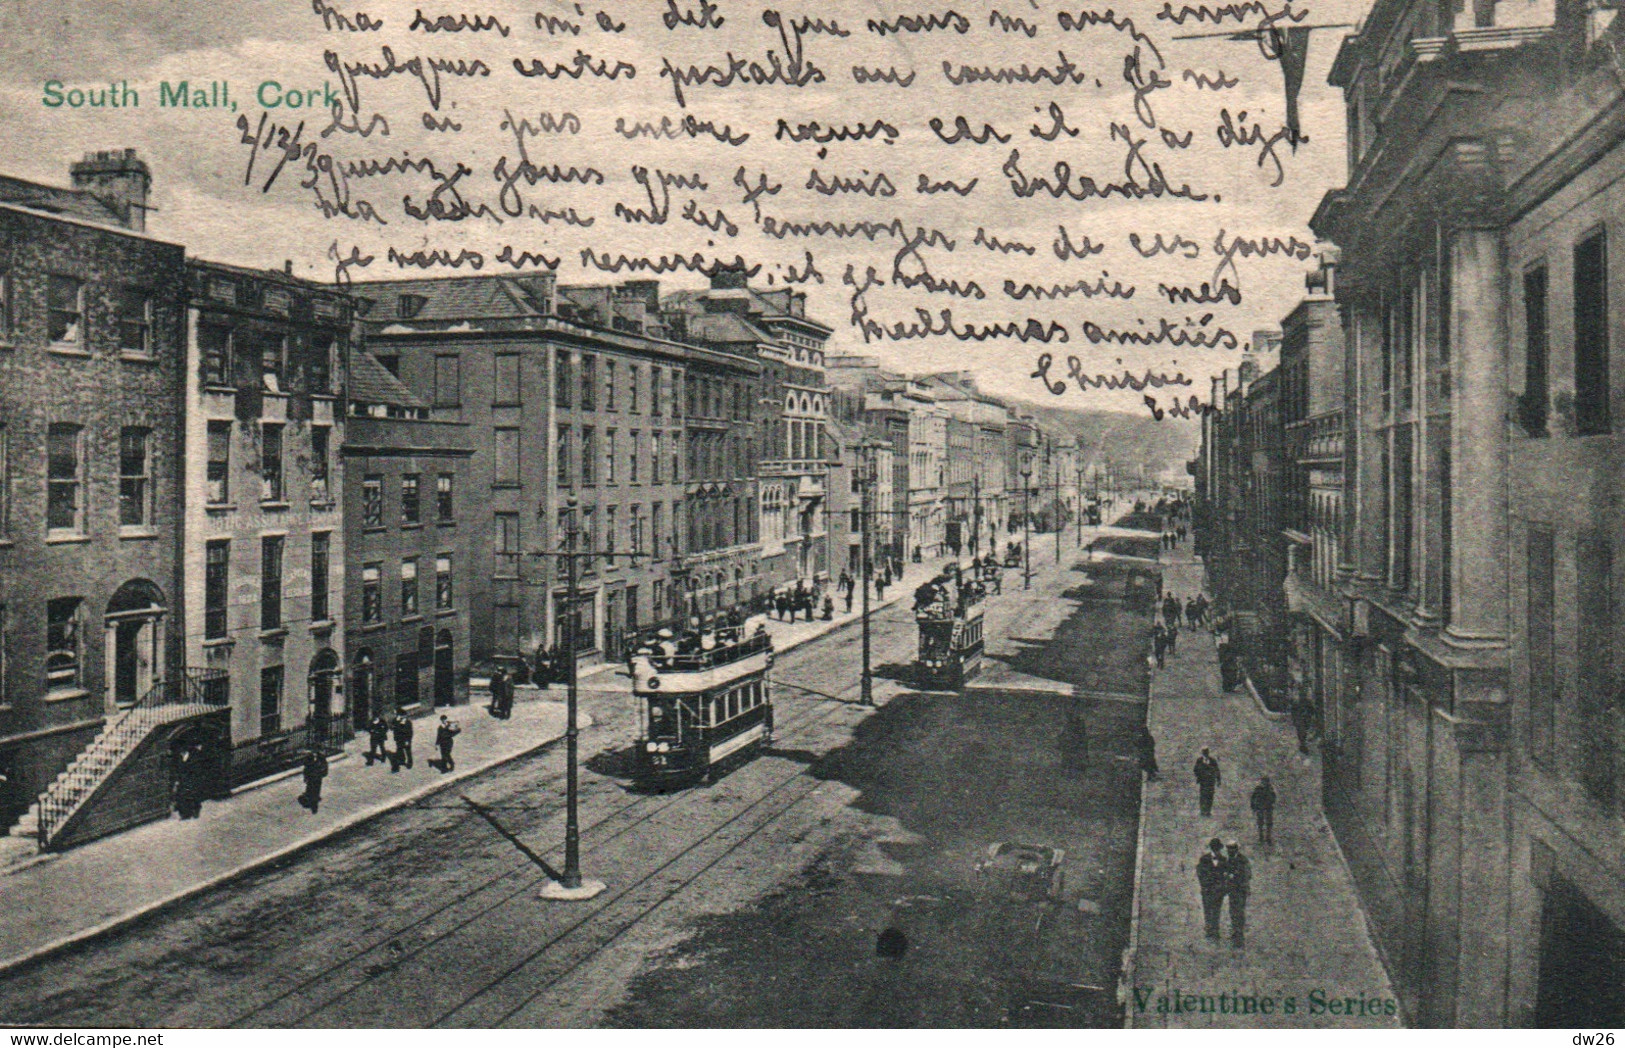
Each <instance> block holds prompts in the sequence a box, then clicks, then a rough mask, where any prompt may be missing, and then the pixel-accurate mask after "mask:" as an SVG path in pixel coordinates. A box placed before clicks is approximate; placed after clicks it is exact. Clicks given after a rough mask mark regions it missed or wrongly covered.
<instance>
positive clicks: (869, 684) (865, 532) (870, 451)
mask: <svg viewBox="0 0 1625 1048" xmlns="http://www.w3.org/2000/svg"><path fill="white" fill-rule="evenodd" d="M874 452H875V443H874V442H873V441H872V440H868V439H865V440H863V441H862V442H860V443H859V445H858V495H859V499H860V500H861V501H860V505H859V507H858V518H859V519H860V520H861V521H862V523H863V529H862V543H861V552H860V553H859V555H858V556H859V565H858V572H859V575H860V576H861V578H860V579H859V580H858V585H860V586H862V587H863V613H862V619H863V675H862V676H861V677H859V678H858V682H859V683H858V687H859V701H860V702H862V703H863V705H865V706H873V705H874V704H875V691H874V674H873V672H872V671H871V669H870V664H869V659H870V648H869V573H870V571H871V568H870V563H869V535H870V530H869V529H870V518H871V517H872V516H873V509H872V505H871V493H872V492H873V491H874V486H875V479H876V478H875V468H876V467H875V456H874Z"/></svg>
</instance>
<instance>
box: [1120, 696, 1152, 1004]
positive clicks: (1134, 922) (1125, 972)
mask: <svg viewBox="0 0 1625 1048" xmlns="http://www.w3.org/2000/svg"><path fill="white" fill-rule="evenodd" d="M1156 697H1157V677H1156V674H1154V673H1153V674H1152V675H1151V680H1150V681H1148V682H1147V683H1146V686H1145V720H1146V730H1147V731H1150V730H1151V710H1152V706H1153V704H1154V703H1155V701H1156ZM1149 792H1150V791H1149V790H1148V789H1146V782H1145V779H1144V778H1143V777H1142V778H1141V780H1140V825H1139V829H1138V830H1137V831H1136V832H1135V839H1134V901H1133V903H1132V904H1131V905H1130V906H1129V926H1128V945H1127V946H1124V947H1123V963H1122V965H1121V968H1122V972H1121V974H1120V975H1119V976H1118V978H1117V1003H1118V1004H1119V1005H1120V1006H1121V1007H1122V1009H1123V1029H1125V1030H1132V1029H1134V1008H1133V1006H1132V1004H1131V1003H1130V1002H1131V1000H1132V998H1133V995H1134V965H1135V963H1136V962H1137V961H1138V960H1139V954H1140V888H1141V882H1142V879H1143V877H1144V875H1145V805H1146V794H1147V793H1149Z"/></svg>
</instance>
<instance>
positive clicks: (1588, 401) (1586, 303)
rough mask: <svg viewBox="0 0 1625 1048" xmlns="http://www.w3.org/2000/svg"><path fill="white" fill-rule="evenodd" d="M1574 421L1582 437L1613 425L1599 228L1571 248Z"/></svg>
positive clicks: (1604, 248)
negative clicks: (1572, 249) (1572, 275)
mask: <svg viewBox="0 0 1625 1048" xmlns="http://www.w3.org/2000/svg"><path fill="white" fill-rule="evenodd" d="M1574 422H1575V428H1576V429H1577V430H1578V432H1579V435H1580V436H1582V437H1584V436H1590V435H1592V434H1596V433H1607V432H1609V431H1610V430H1611V429H1612V428H1613V419H1612V416H1611V412H1610V405H1609V389H1608V243H1607V235H1606V234H1605V233H1604V232H1603V231H1601V230H1599V231H1597V232H1596V233H1594V234H1593V235H1591V236H1590V237H1587V238H1586V239H1585V240H1583V241H1581V242H1580V244H1579V245H1577V246H1576V247H1575V249H1574Z"/></svg>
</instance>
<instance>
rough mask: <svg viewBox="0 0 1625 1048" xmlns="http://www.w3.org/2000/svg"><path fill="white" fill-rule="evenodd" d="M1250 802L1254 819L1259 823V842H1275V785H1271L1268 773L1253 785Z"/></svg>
mask: <svg viewBox="0 0 1625 1048" xmlns="http://www.w3.org/2000/svg"><path fill="white" fill-rule="evenodd" d="M1249 803H1250V804H1251V805H1252V809H1253V821H1254V822H1256V823H1258V843H1259V844H1274V843H1275V787H1274V786H1272V785H1270V777H1269V776H1268V775H1266V776H1264V777H1263V778H1261V779H1259V780H1258V785H1257V786H1254V787H1253V795H1252V799H1251V801H1249Z"/></svg>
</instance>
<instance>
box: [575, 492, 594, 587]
mask: <svg viewBox="0 0 1625 1048" xmlns="http://www.w3.org/2000/svg"><path fill="white" fill-rule="evenodd" d="M576 549H578V550H580V551H581V552H583V553H597V552H598V507H597V506H582V507H581V534H579V535H577V536H576ZM581 570H582V571H584V572H586V573H587V574H589V575H590V574H592V573H593V572H595V571H597V570H598V558H597V557H596V556H593V557H585V558H583V559H582V560H581Z"/></svg>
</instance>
